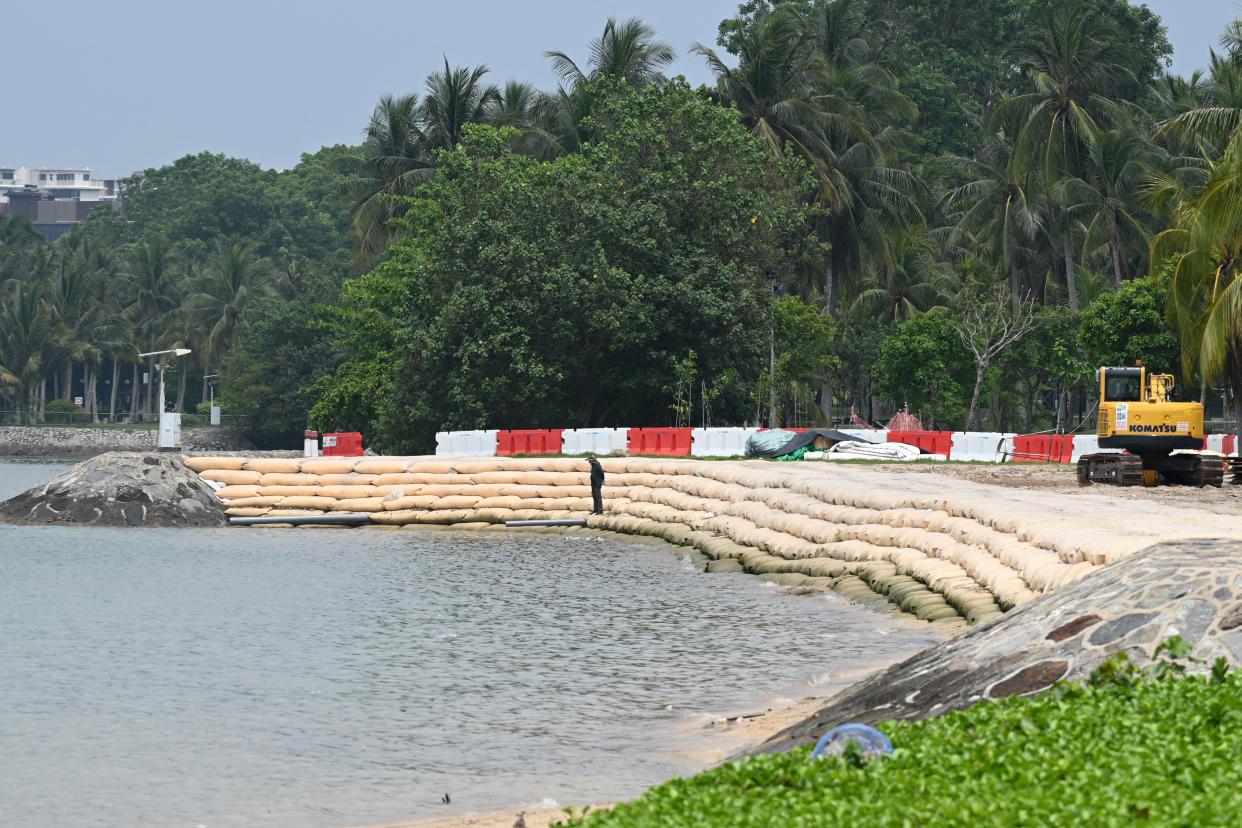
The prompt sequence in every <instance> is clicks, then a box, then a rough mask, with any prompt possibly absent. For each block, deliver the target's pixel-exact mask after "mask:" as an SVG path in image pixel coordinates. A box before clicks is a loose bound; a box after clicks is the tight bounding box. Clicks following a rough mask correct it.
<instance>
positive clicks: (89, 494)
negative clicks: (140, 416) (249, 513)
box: [0, 452, 228, 526]
mask: <svg viewBox="0 0 1242 828" xmlns="http://www.w3.org/2000/svg"><path fill="white" fill-rule="evenodd" d="M0 521H7V522H11V523H76V524H89V525H95V526H226V525H227V524H228V519H227V518H226V517H225V514H224V507H223V505H222V504H221V503H220V501H219V499H217V498H216V496H215V493H214V492H213V491H212V489H211V487H210V486H209V485H207V483H206V482H204V481H203V480H202V479H201V478H200V477H199V476H198V475H197V474H195V473H194V472H192V471H190V470H189V469H187V468H186V467H185V466H184V465H183V463H182V462H181V457H180V456H178V455H175V454H157V453H149V454H140V453H120V452H112V453H109V454H103V455H100V456H99V457H96V458H94V459H92V460H88V461H86V462H84V463H80V464H79V465H77V466H74V467H73V468H72V469H70V470H69V471H67V472H65V473H64V474H61V475H58V476H57V477H55V478H53V479H52V480H50V481H49V482H47V483H45V484H43V485H42V486H36V487H35V488H33V489H30V490H28V491H25V492H23V493H21V494H19V495H17V496H16V497H14V498H12V499H10V500H6V501H4V502H3V503H0Z"/></svg>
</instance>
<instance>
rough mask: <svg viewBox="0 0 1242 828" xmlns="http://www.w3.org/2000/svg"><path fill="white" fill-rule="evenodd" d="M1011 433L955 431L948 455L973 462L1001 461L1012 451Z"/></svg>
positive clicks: (955, 458)
mask: <svg viewBox="0 0 1242 828" xmlns="http://www.w3.org/2000/svg"><path fill="white" fill-rule="evenodd" d="M1013 437H1014V435H1012V434H1002V433H1001V432H999V431H955V432H953V443H952V446H953V447H952V449H951V450H950V451H949V456H950V457H952V458H953V459H954V460H961V461H963V462H975V463H1003V462H1005V460H1007V459H1008V455H1009V454H1010V453H1012V451H1013Z"/></svg>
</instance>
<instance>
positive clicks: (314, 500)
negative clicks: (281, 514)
mask: <svg viewBox="0 0 1242 828" xmlns="http://www.w3.org/2000/svg"><path fill="white" fill-rule="evenodd" d="M333 503H336V500H335V499H333V498H331V497H305V496H293V497H282V498H281V499H280V502H279V503H277V504H276V505H277V506H279V507H280V508H282V509H320V510H324V509H331V508H332V504H333Z"/></svg>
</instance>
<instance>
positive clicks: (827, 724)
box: [754, 539, 1242, 753]
mask: <svg viewBox="0 0 1242 828" xmlns="http://www.w3.org/2000/svg"><path fill="white" fill-rule="evenodd" d="M1218 575H1219V576H1227V577H1228V578H1230V579H1234V578H1237V577H1239V576H1242V543H1239V542H1237V541H1227V540H1215V539H1205V540H1186V541H1177V542H1170V543H1163V544H1158V545H1156V546H1153V547H1150V548H1148V549H1146V550H1144V551H1142V552H1139V553H1136V554H1134V555H1133V556H1131V557H1129V558H1125V559H1123V560H1121V561H1118V562H1117V563H1114V564H1110V565H1108V566H1105V567H1101V568H1100V569H1098V570H1096V571H1095V572H1092V573H1091V574H1089V575H1087V576H1086V577H1084V578H1082V579H1080V580H1078V581H1075V582H1073V583H1070V584H1067V585H1065V586H1063V587H1060V588H1059V589H1057V590H1055V591H1053V592H1051V593H1049V594H1047V595H1044V596H1042V597H1040V598H1037V599H1035V600H1034V601H1030V602H1029V603H1026V604H1024V605H1023V606H1021V607H1019V608H1017V609H1014V610H1011V611H1010V612H1008V613H1006V614H1005V615H1003V616H1000V615H998V616H996V617H995V618H992V619H991V620H990V621H987V623H984V624H982V625H981V626H977V627H974V628H972V629H971V630H969V631H968V632H966V633H964V634H962V635H960V636H957V637H956V638H952V639H950V640H948V641H946V642H944V643H943V644H940V645H938V646H936V647H933V648H931V649H929V650H925V651H924V652H922V653H919V654H918V655H916V656H914V657H913V658H911V659H908V660H906V661H904V662H902V663H901V664H897V665H895V666H893V667H890V668H889V669H887V670H885V671H884V672H881V673H878V674H876V675H874V676H872V677H871V678H869V679H867V680H865V681H863V682H860V683H859V684H856V685H854V686H852V687H849V688H847V689H846V690H845V691H843V692H842V693H841V694H839V695H838V696H836V697H835V698H833V699H830V700H829V701H828V702H827V703H826V704H825V705H824V706H823V707H821V708H820V710H819V711H818V712H816V713H815V714H814V715H813V716H811V717H810V718H808V719H806V720H804V721H802V722H800V723H799V724H796V725H794V726H793V727H790V728H788V729H786V730H784V731H782V732H781V733H779V734H777V735H776V736H773V737H772V738H771V739H769V740H768V741H767V742H765V743H764V744H762V745H760V746H759V747H758V748H756V749H755V751H754V752H756V753H768V752H773V751H781V750H788V749H789V748H791V747H794V746H797V745H803V744H809V743H813V742H814V741H815V740H816V739H818V738H819V736H821V735H822V734H823V733H825V732H826V731H827V730H829V729H830V728H832V727H835V726H836V725H839V724H844V723H846V722H862V723H864V724H875V723H878V722H884V721H891V720H895V719H897V720H901V719H919V718H924V717H927V716H934V715H939V714H941V713H946V712H948V711H950V710H956V709H960V708H964V707H969V706H970V705H972V704H975V703H977V702H979V701H982V700H983V699H985V698H1001V697H1003V696H1007V695H1013V694H1030V693H1038V692H1042V691H1043V690H1045V689H1047V688H1048V687H1050V686H1052V685H1053V684H1054V683H1055V682H1057V681H1059V680H1062V679H1065V680H1070V681H1082V680H1084V679H1086V678H1087V677H1089V676H1090V674H1091V672H1092V671H1093V670H1094V669H1095V668H1096V667H1097V666H1098V665H1099V664H1100V663H1101V662H1103V661H1104V660H1105V659H1106V658H1108V657H1109V656H1111V655H1113V654H1115V653H1118V652H1124V653H1126V654H1127V655H1128V656H1129V657H1130V658H1131V660H1132V661H1134V662H1135V663H1136V665H1137V666H1139V667H1146V666H1147V665H1148V664H1149V663H1150V662H1151V659H1152V655H1153V653H1154V652H1155V650H1156V648H1157V647H1159V646H1160V644H1161V643H1162V642H1163V641H1165V640H1167V639H1168V638H1170V637H1172V636H1174V635H1180V636H1182V637H1183V638H1186V639H1187V641H1188V643H1190V644H1191V647H1192V648H1191V650H1190V653H1189V658H1188V659H1187V660H1186V661H1185V662H1184V663H1185V664H1186V666H1187V669H1188V670H1190V671H1192V672H1193V671H1202V670H1206V669H1208V667H1209V666H1210V665H1211V664H1212V662H1213V661H1215V660H1216V659H1217V658H1218V657H1223V658H1225V660H1226V661H1227V662H1228V663H1230V664H1231V665H1234V666H1238V665H1242V629H1238V627H1239V626H1242V606H1239V605H1238V604H1237V603H1236V601H1234V600H1233V599H1232V594H1231V593H1228V592H1221V590H1220V589H1219V588H1218V587H1217V585H1216V584H1215V583H1214V578H1213V576H1218ZM977 620H981V621H982V620H984V619H983V618H979V619H977Z"/></svg>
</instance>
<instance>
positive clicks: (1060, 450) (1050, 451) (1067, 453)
mask: <svg viewBox="0 0 1242 828" xmlns="http://www.w3.org/2000/svg"><path fill="white" fill-rule="evenodd" d="M1073 456H1074V435H1072V434H1019V435H1018V436H1017V437H1014V438H1013V458H1012V459H1013V462H1015V463H1068V462H1070V460H1071V459H1072V458H1073Z"/></svg>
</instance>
